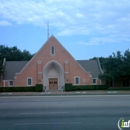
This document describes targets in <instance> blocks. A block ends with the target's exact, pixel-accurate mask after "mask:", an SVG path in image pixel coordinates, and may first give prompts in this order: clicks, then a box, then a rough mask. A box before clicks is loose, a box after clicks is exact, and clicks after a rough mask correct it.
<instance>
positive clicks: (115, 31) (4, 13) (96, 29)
mask: <svg viewBox="0 0 130 130" xmlns="http://www.w3.org/2000/svg"><path fill="white" fill-rule="evenodd" d="M129 12H130V1H129V0H118V2H117V1H116V0H109V1H108V0H95V1H93V0H87V1H86V0H69V1H68V0H62V1H61V0H17V1H16V0H0V20H2V21H6V22H4V24H5V25H11V22H13V23H14V24H33V25H36V26H44V27H46V22H47V20H49V21H50V28H55V29H56V30H57V31H58V33H57V34H56V35H58V36H66V35H90V36H92V35H100V37H101V38H99V39H98V40H96V41H97V42H103V41H104V42H109V41H114V39H112V38H110V39H111V40H110V39H109V38H108V39H107V38H105V39H104V35H108V36H109V35H113V36H117V37H120V39H118V40H121V39H123V38H125V39H127V40H128V41H129V39H130V38H129V37H128V35H129V34H130V29H129V28H130V13H129ZM4 24H3V25H4ZM1 25H2V23H1ZM124 34H125V37H123V35H124ZM94 37H95V36H94ZM118 40H117V41H118ZM91 42H92V43H88V45H90V44H96V43H93V42H94V41H91Z"/></svg>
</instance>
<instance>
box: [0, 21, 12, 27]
mask: <svg viewBox="0 0 130 130" xmlns="http://www.w3.org/2000/svg"><path fill="white" fill-rule="evenodd" d="M0 26H12V24H11V23H10V22H8V21H5V20H2V21H0Z"/></svg>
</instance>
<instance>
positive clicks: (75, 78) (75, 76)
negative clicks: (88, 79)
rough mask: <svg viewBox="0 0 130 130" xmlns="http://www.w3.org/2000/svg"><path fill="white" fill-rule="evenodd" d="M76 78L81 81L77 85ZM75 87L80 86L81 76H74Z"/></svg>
mask: <svg viewBox="0 0 130 130" xmlns="http://www.w3.org/2000/svg"><path fill="white" fill-rule="evenodd" d="M76 78H78V79H79V83H78V84H76ZM74 85H80V77H79V76H74Z"/></svg>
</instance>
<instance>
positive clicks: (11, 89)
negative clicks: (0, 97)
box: [0, 86, 35, 92]
mask: <svg viewBox="0 0 130 130" xmlns="http://www.w3.org/2000/svg"><path fill="white" fill-rule="evenodd" d="M34 91H35V87H34V86H31V87H28V86H27V87H0V92H34Z"/></svg>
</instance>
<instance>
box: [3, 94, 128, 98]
mask: <svg viewBox="0 0 130 130" xmlns="http://www.w3.org/2000/svg"><path fill="white" fill-rule="evenodd" d="M100 96H102V97H110V96H124V97H125V96H130V94H125V95H120V94H118V95H103V94H101V95H94V94H92V95H91V94H88V95H56V96H4V97H2V96H0V98H9V99H10V98H31V99H32V98H39V97H40V98H48V97H51V98H52V97H57V98H61V97H67V98H69V97H100Z"/></svg>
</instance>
